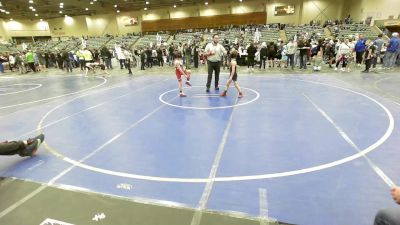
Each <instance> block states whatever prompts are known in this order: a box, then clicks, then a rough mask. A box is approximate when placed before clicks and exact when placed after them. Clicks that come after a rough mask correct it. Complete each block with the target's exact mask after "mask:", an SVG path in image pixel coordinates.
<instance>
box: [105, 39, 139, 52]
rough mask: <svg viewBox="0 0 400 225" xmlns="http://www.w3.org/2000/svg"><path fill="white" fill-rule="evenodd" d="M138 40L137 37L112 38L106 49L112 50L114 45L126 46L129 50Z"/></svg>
mask: <svg viewBox="0 0 400 225" xmlns="http://www.w3.org/2000/svg"><path fill="white" fill-rule="evenodd" d="M138 39H139V36H121V37H114V38H112V39H111V40H110V41H109V42H108V43H107V48H109V49H114V48H115V44H120V45H122V46H127V47H128V48H131V47H132V45H133V44H134V43H135V42H136V41H137V40H138Z"/></svg>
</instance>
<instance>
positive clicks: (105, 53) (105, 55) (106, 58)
mask: <svg viewBox="0 0 400 225" xmlns="http://www.w3.org/2000/svg"><path fill="white" fill-rule="evenodd" d="M100 54H101V58H102V59H103V62H104V63H105V64H106V67H107V69H112V65H111V58H112V54H111V52H110V50H108V48H107V47H106V46H104V47H103V48H102V49H101V51H100Z"/></svg>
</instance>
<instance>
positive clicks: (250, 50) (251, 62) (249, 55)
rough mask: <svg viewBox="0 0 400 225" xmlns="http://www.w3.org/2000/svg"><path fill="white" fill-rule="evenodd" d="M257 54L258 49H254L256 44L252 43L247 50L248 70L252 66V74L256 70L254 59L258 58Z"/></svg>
mask: <svg viewBox="0 0 400 225" xmlns="http://www.w3.org/2000/svg"><path fill="white" fill-rule="evenodd" d="M256 52H257V49H256V47H254V44H253V43H251V44H250V46H249V47H248V48H247V69H249V68H250V66H251V71H252V72H253V68H254V58H255V57H256Z"/></svg>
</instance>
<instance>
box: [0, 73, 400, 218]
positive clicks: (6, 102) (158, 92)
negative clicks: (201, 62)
mask: <svg viewBox="0 0 400 225" xmlns="http://www.w3.org/2000/svg"><path fill="white" fill-rule="evenodd" d="M205 78H206V77H205V76H200V75H199V76H193V78H192V84H194V85H195V86H194V87H191V88H189V87H185V88H184V91H185V93H186V94H187V95H188V97H186V98H180V97H178V90H177V82H176V79H175V78H174V77H173V76H150V77H138V78H135V79H128V78H126V79H122V78H111V79H109V80H107V82H106V83H104V84H102V83H103V82H104V79H102V78H90V79H88V78H83V77H80V76H68V77H37V78H29V79H25V80H24V79H22V78H17V79H9V80H6V81H1V82H0V90H1V92H0V100H1V104H0V124H1V127H0V131H1V133H2V139H4V140H7V139H8V140H10V139H21V138H22V139H24V138H28V137H31V136H34V135H36V134H37V133H38V132H39V131H37V130H36V129H37V128H38V126H39V123H40V122H42V123H41V125H42V129H43V131H44V132H45V134H46V144H47V145H48V146H49V149H52V150H53V151H56V152H58V153H59V154H60V155H62V156H63V157H67V158H68V159H71V160H74V161H75V162H79V161H81V163H82V164H84V165H88V166H90V167H91V168H94V170H88V169H84V168H81V167H78V166H73V165H72V164H70V163H68V162H66V161H64V160H62V159H61V158H60V156H59V157H56V156H55V155H54V154H52V153H51V152H50V151H47V150H46V148H45V147H41V149H40V150H39V154H38V155H37V156H36V157H33V158H21V157H18V156H11V157H7V156H0V160H1V161H2V163H1V164H0V176H4V177H17V178H22V179H29V180H34V181H38V182H43V183H47V182H49V181H54V182H55V184H56V185H61V186H64V187H71V188H74V187H75V188H80V189H85V190H88V191H92V192H98V193H104V194H109V195H116V196H123V197H128V198H132V199H137V200H144V201H152V202H159V203H162V204H169V205H179V206H186V207H192V208H196V207H198V206H199V201H200V199H201V198H202V194H203V191H204V188H205V182H194V181H196V179H207V178H208V177H209V176H210V171H211V168H213V167H214V168H217V173H216V177H217V179H218V178H227V179H228V180H229V179H239V180H236V181H232V180H230V181H216V182H215V183H214V185H213V187H212V191H211V195H210V198H209V199H208V202H207V205H206V207H207V209H210V210H217V211H228V212H231V211H234V212H241V213H247V214H249V215H252V216H258V215H259V214H260V203H259V202H260V194H259V189H260V188H262V189H266V190H267V205H268V215H269V216H270V217H273V218H276V219H278V220H279V221H283V222H288V223H293V224H307V225H314V224H315V225H317V224H332V225H336V224H337V225H342V224H360V225H364V224H365V225H367V224H371V223H372V221H373V217H374V216H375V213H376V212H377V210H378V209H380V208H387V207H394V206H395V204H394V203H393V201H392V199H391V197H390V195H389V187H388V186H387V185H386V184H385V183H384V182H383V181H382V179H381V178H380V177H379V176H378V175H377V174H376V173H375V172H374V170H372V168H371V167H370V165H368V163H367V162H366V160H365V159H364V158H362V157H361V158H357V159H355V160H353V161H350V162H347V163H344V164H340V165H337V166H335V167H331V168H328V169H318V170H316V171H314V172H309V173H304V174H298V175H290V176H280V177H275V178H270V179H255V180H240V179H241V178H240V177H242V176H254V175H260V176H261V175H268V174H274V173H282V172H291V171H292V172H293V171H296V170H301V169H306V168H310V167H316V166H321V165H324V164H327V163H331V162H335V161H337V160H341V159H343V158H346V157H349V156H352V155H354V154H356V153H357V150H355V149H354V147H352V146H351V145H350V144H349V143H348V141H346V140H345V139H344V138H343V133H340V132H338V130H337V129H338V127H339V128H340V129H341V131H342V132H344V133H345V134H346V135H347V137H348V138H349V139H351V141H352V142H354V144H355V145H357V147H358V148H359V149H361V150H363V149H365V148H368V147H369V146H371V145H373V144H374V143H376V142H377V141H379V140H380V139H381V138H382V136H384V134H385V133H386V132H387V130H388V128H389V125H390V120H389V117H388V115H387V113H386V111H385V109H384V108H382V107H381V106H380V105H379V104H377V103H376V102H374V101H373V100H371V99H369V98H367V97H366V96H363V94H364V95H367V96H370V97H372V98H373V99H376V100H377V101H378V102H380V103H381V104H382V105H383V106H384V107H386V108H387V109H388V110H389V111H390V112H391V114H392V115H393V117H394V119H395V120H394V122H395V124H394V131H393V133H392V135H391V136H390V137H389V138H388V139H387V140H385V142H384V143H383V144H382V145H381V146H379V147H378V148H376V149H375V150H374V151H372V152H370V153H369V154H368V157H369V158H370V159H371V160H372V161H373V162H374V163H375V164H376V165H377V166H378V167H379V168H381V169H382V170H383V171H384V172H385V173H386V174H387V175H388V176H389V177H390V178H392V179H393V181H394V182H395V183H399V182H400V176H399V172H398V171H400V164H399V163H398V158H399V156H400V153H399V151H398V143H399V142H400V136H399V135H398V134H399V133H400V132H399V129H398V127H399V126H400V124H399V122H398V120H397V118H399V116H400V107H399V105H398V104H396V103H395V102H393V101H391V100H389V99H385V98H382V97H380V96H377V95H375V94H373V93H369V92H366V91H364V90H360V89H358V88H357V87H352V86H351V85H348V84H347V85H346V84H343V83H338V82H334V81H332V80H329V79H328V78H326V77H322V76H313V77H307V76H300V75H299V76H276V75H275V76H268V77H267V76H243V77H240V79H239V83H240V85H241V86H242V88H243V92H244V95H245V97H244V98H243V99H237V94H238V93H237V91H236V90H235V88H233V87H231V88H230V89H229V91H228V95H227V97H224V98H221V97H219V96H218V95H219V93H220V91H216V90H213V89H212V90H211V92H210V93H206V92H205V85H204V81H205ZM225 79H226V76H222V79H221V80H222V81H224V80H225ZM318 82H321V83H318ZM13 84H25V85H14V86H13ZM33 84H42V86H41V87H39V88H36V89H34V90H30V91H26V92H21V93H15V94H13V93H11V92H20V91H24V88H26V89H27V88H32V87H34V85H33ZM100 84H102V85H101V86H99V87H97V88H94V89H93V90H87V91H83V92H79V91H81V90H85V89H87V88H91V87H96V86H97V85H100ZM386 86H388V84H386V83H381V84H380V87H381V88H384V87H386ZM220 87H221V89H223V86H222V85H221V86H220ZM388 90H391V89H390V88H388ZM393 90H394V89H393ZM221 91H222V90H221ZM354 91H356V93H355V92H354ZM7 92H9V93H10V94H8V95H1V94H2V93H3V94H4V93H7ZM76 92H78V93H76ZM47 93H51V94H47ZM68 93H75V94H72V95H67V96H61V95H64V94H68ZM54 96H60V97H57V98H54V99H50V100H46V101H40V99H44V98H49V97H54ZM160 99H161V100H162V101H164V102H166V103H167V104H165V103H163V102H162V101H160ZM29 101H40V103H37V104H36V103H32V104H28V105H25V106H15V107H7V106H10V105H15V104H20V103H24V102H29ZM236 104H239V105H237V106H235V105H236ZM1 107H6V108H1ZM321 111H323V113H321ZM231 116H232V120H231V124H230V125H231V126H230V128H229V129H227V128H228V127H229V126H228V123H229V121H230V118H231ZM327 116H328V117H329V119H330V120H331V121H333V122H334V123H335V126H336V127H335V126H333V125H332V123H331V122H330V121H329V120H328V119H327V118H326V117H327ZM224 134H226V135H227V136H226V138H227V139H226V142H223V137H224ZM221 147H222V148H223V149H222V150H223V153H222V157H221V160H220V161H217V162H215V157H216V154H217V152H218V150H219V148H221ZM96 169H98V170H104V171H107V173H100V172H98V171H95V170H96ZM60 174H62V176H59V175H60ZM121 174H128V175H141V176H149V177H152V178H154V180H153V181H151V180H144V179H137V178H129V177H126V176H123V175H121ZM117 175H118V176H117ZM55 178H57V179H55ZM158 178H160V179H163V178H167V179H168V178H172V179H173V178H179V179H180V178H181V179H186V181H187V182H165V181H160V180H157V179H158Z"/></svg>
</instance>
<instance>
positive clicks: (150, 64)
mask: <svg viewBox="0 0 400 225" xmlns="http://www.w3.org/2000/svg"><path fill="white" fill-rule="evenodd" d="M151 55H152V52H151V49H150V48H147V50H146V60H147V68H152V67H153V58H152V57H151Z"/></svg>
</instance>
